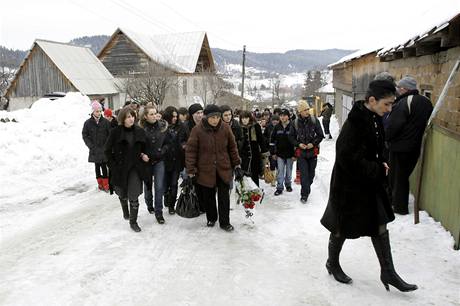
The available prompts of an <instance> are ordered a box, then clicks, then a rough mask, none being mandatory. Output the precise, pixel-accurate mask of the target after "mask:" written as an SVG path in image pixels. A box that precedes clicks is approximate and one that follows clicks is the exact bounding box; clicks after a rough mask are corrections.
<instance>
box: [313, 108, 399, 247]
mask: <svg viewBox="0 0 460 306" xmlns="http://www.w3.org/2000/svg"><path fill="white" fill-rule="evenodd" d="M383 147H384V130H383V126H382V119H381V117H379V116H378V115H376V114H375V113H373V112H371V111H370V110H368V109H367V108H366V107H365V106H364V103H363V101H357V102H355V104H354V105H353V108H352V110H351V111H350V114H349V115H348V119H347V120H346V121H345V123H344V125H343V127H342V130H341V132H340V135H339V137H338V138H337V143H336V159H335V164H334V168H333V170H332V176H331V185H330V191H329V201H328V204H327V207H326V211H325V212H324V215H323V217H322V219H321V224H323V225H324V226H325V227H326V228H327V229H328V230H329V231H330V232H331V233H334V234H336V233H340V235H342V236H344V237H345V238H352V239H353V238H358V237H360V236H375V235H377V234H378V228H379V206H378V205H382V206H383V207H382V209H383V210H384V211H385V213H386V215H387V216H388V218H389V221H393V220H394V214H393V211H392V209H391V205H390V203H389V200H388V196H387V193H386V192H385V189H384V184H385V183H386V180H387V177H386V176H385V168H384V166H383V162H385V160H384V159H383V155H382V154H383ZM378 201H379V202H380V204H379V203H378Z"/></svg>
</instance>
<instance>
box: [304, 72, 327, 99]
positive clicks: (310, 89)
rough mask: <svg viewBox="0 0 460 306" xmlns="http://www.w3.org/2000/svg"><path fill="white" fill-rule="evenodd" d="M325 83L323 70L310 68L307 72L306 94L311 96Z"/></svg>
mask: <svg viewBox="0 0 460 306" xmlns="http://www.w3.org/2000/svg"><path fill="white" fill-rule="evenodd" d="M324 85H325V82H324V80H323V76H322V75H321V71H319V70H308V71H307V73H306V74H305V82H304V95H305V96H311V95H314V94H315V92H316V91H317V90H318V89H319V88H321V87H322V86H324Z"/></svg>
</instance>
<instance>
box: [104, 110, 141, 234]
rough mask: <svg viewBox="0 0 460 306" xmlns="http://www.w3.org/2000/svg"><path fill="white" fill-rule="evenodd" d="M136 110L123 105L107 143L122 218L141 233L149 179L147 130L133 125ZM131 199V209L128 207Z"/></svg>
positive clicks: (111, 172)
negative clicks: (141, 209) (140, 219)
mask: <svg viewBox="0 0 460 306" xmlns="http://www.w3.org/2000/svg"><path fill="white" fill-rule="evenodd" d="M135 119H136V111H135V110H133V109H132V108H131V107H130V106H126V107H124V108H123V109H122V110H121V111H120V113H119V114H118V122H119V125H118V126H117V127H115V128H113V129H112V131H111V132H110V136H109V138H108V139H107V142H106V144H105V155H106V157H107V159H108V165H109V169H110V184H111V186H114V187H113V188H114V190H115V193H116V194H117V195H118V198H119V199H120V204H121V208H122V211H123V218H124V219H125V220H128V219H129V224H130V226H131V229H132V230H133V231H135V232H140V231H141V228H140V227H139V225H138V224H137V215H138V212H139V200H138V198H139V195H141V194H142V181H145V180H147V179H148V176H147V171H146V170H147V162H148V161H149V157H148V155H147V154H146V142H145V132H144V130H143V129H141V128H140V127H138V126H137V125H135V124H134V121H135ZM128 201H129V210H128Z"/></svg>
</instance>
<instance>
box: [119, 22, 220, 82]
mask: <svg viewBox="0 0 460 306" xmlns="http://www.w3.org/2000/svg"><path fill="white" fill-rule="evenodd" d="M118 32H122V33H124V34H125V35H126V36H128V38H129V39H130V40H131V41H133V42H134V43H135V44H136V45H137V46H138V47H139V48H140V49H141V50H142V51H144V53H145V54H146V55H147V56H149V57H150V58H151V59H152V60H153V61H155V62H157V63H160V64H162V65H164V66H166V67H169V68H171V69H173V70H174V71H176V72H179V73H194V72H195V69H196V65H197V63H198V57H199V56H200V52H201V47H202V45H203V43H204V39H205V37H206V32H203V31H200V32H186V33H172V34H161V35H148V34H144V33H136V32H134V31H131V30H129V29H125V28H123V29H121V28H119V29H117V31H115V33H118ZM211 61H212V58H211Z"/></svg>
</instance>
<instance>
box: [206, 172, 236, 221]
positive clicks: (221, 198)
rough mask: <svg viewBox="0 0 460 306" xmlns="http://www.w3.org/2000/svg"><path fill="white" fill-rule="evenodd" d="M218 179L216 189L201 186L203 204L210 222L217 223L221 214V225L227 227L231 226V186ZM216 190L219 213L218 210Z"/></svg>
mask: <svg viewBox="0 0 460 306" xmlns="http://www.w3.org/2000/svg"><path fill="white" fill-rule="evenodd" d="M216 177H217V179H216V180H217V182H216V187H213V188H209V187H205V186H202V185H200V189H201V195H202V200H203V204H204V207H205V210H206V218H207V219H208V221H213V222H216V221H217V212H219V225H220V226H226V225H228V224H230V193H229V190H230V189H229V185H228V184H226V183H225V182H224V181H222V179H221V178H220V177H219V175H217V176H216ZM216 189H217V202H218V211H217V208H216Z"/></svg>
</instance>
